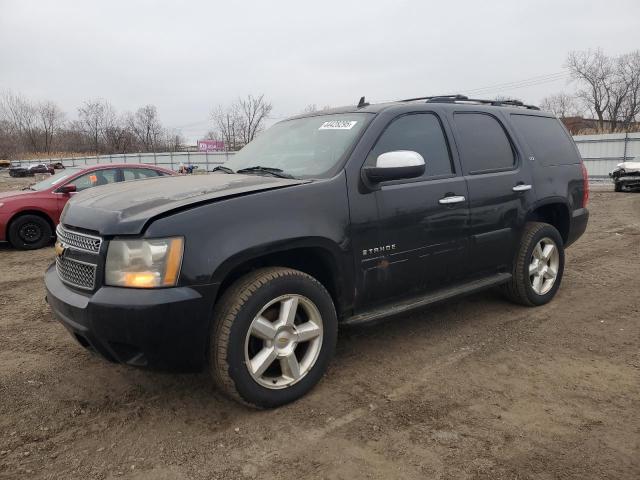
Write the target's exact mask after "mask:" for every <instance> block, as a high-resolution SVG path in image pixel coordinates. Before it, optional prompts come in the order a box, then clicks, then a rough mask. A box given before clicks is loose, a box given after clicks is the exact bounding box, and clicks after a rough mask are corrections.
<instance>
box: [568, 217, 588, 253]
mask: <svg viewBox="0 0 640 480" xmlns="http://www.w3.org/2000/svg"><path fill="white" fill-rule="evenodd" d="M588 223H589V210H587V209H586V208H578V209H577V210H574V211H573V212H572V214H571V223H570V225H569V236H568V238H567V242H566V243H565V247H568V246H569V245H571V244H572V243H573V242H575V241H576V240H578V239H579V238H580V237H581V236H582V234H583V233H584V231H585V230H586V229H587V224H588Z"/></svg>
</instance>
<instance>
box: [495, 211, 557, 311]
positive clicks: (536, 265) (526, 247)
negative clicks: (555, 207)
mask: <svg viewBox="0 0 640 480" xmlns="http://www.w3.org/2000/svg"><path fill="white" fill-rule="evenodd" d="M563 272H564V246H563V241H562V237H561V236H560V233H559V232H558V230H556V228H555V227H553V226H552V225H549V224H547V223H538V222H530V223H527V225H526V227H525V231H524V234H523V235H522V240H521V242H520V247H519V249H518V252H517V254H516V258H515V261H514V265H513V272H512V273H513V276H512V278H511V280H510V281H509V283H507V284H506V285H505V286H504V291H505V293H506V294H507V296H508V297H509V299H511V300H513V301H514V302H516V303H520V304H522V305H527V306H538V305H544V304H545V303H548V302H549V301H551V299H552V298H553V297H554V296H555V294H556V292H557V291H558V288H560V282H561V281H562V274H563Z"/></svg>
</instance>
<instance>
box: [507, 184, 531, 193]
mask: <svg viewBox="0 0 640 480" xmlns="http://www.w3.org/2000/svg"><path fill="white" fill-rule="evenodd" d="M511 190H513V191H514V192H526V191H527V190H531V185H525V184H524V183H521V184H519V185H516V186H515V187H513V188H512V189H511Z"/></svg>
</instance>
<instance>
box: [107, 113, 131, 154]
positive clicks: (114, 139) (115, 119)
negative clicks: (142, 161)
mask: <svg viewBox="0 0 640 480" xmlns="http://www.w3.org/2000/svg"><path fill="white" fill-rule="evenodd" d="M103 135H104V141H105V144H106V147H107V150H108V151H109V152H111V153H127V152H129V151H131V149H132V148H134V147H135V144H136V137H135V135H134V133H133V131H132V130H131V128H130V127H129V124H128V118H127V117H126V116H125V115H120V116H115V115H113V116H112V117H110V118H108V119H107V121H106V124H105V128H104V131H103Z"/></svg>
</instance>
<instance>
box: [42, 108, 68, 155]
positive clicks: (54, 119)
mask: <svg viewBox="0 0 640 480" xmlns="http://www.w3.org/2000/svg"><path fill="white" fill-rule="evenodd" d="M37 113H38V124H39V126H40V130H41V131H42V137H43V140H44V144H43V147H44V151H45V152H47V155H50V154H51V149H52V146H53V137H54V135H56V134H57V133H58V132H59V130H60V128H61V127H62V126H63V125H64V122H65V116H64V113H63V112H62V110H60V108H59V107H58V105H56V104H55V103H53V102H51V101H46V102H42V103H40V104H39V105H38V107H37Z"/></svg>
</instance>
